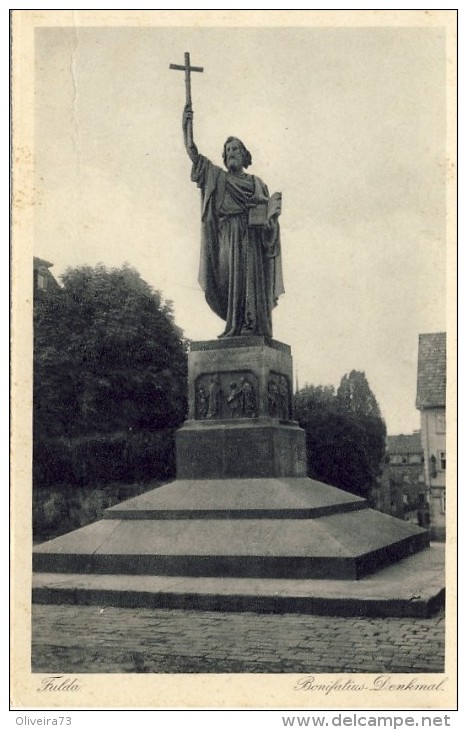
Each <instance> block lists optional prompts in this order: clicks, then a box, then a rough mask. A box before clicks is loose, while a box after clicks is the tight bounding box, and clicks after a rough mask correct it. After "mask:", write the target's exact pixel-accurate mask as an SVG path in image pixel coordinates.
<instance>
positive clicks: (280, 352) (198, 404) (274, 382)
mask: <svg viewBox="0 0 467 730" xmlns="http://www.w3.org/2000/svg"><path fill="white" fill-rule="evenodd" d="M292 372H293V370H292V358H291V355H290V348H289V347H288V346H287V345H284V344H282V343H280V342H276V341H274V340H265V338H264V337H238V338H230V339H228V340H216V341H208V342H198V343H192V345H191V352H190V353H189V358H188V394H189V420H188V421H186V422H185V424H184V425H183V426H182V428H181V429H180V430H179V431H178V433H177V437H176V447H177V475H178V479H177V480H176V481H175V482H173V483H172V484H167V485H165V486H163V487H160V488H157V489H154V490H152V491H150V492H148V493H146V494H143V495H140V496H139V497H135V498H134V499H130V500H128V501H126V502H123V503H122V504H119V505H116V506H115V507H112V508H111V509H109V510H107V511H106V513H105V515H104V518H103V519H102V520H100V521H99V522H96V523H94V524H92V525H88V526H87V527H83V528H81V529H79V530H75V531H74V532H71V533H69V534H68V535H63V536H62V537H59V538H56V539H55V540H51V541H49V542H47V543H44V544H43V545H39V546H36V547H35V549H34V551H33V568H34V571H35V575H34V582H33V599H34V600H35V601H40V602H43V603H44V602H47V601H51V602H54V603H58V602H61V601H64V602H76V603H80V602H81V603H97V604H102V603H104V604H107V605H109V604H113V605H121V606H132V605H134V606H137V605H141V606H143V605H144V606H146V605H149V606H166V607H172V608H200V609H209V610H259V611H302V612H317V613H319V612H324V613H326V612H328V613H334V612H335V613H340V614H342V613H344V614H345V615H422V614H421V613H418V614H417V613H414V612H415V611H419V612H423V611H425V612H429V611H431V610H433V607H434V606H438V605H440V601H442V595H443V587H442V585H441V583H442V577H441V573H440V571H439V570H438V571H437V572H436V571H435V572H436V579H435V578H433V570H432V567H430V562H429V559H428V558H427V557H426V556H427V554H429V553H431V551H429V550H426V548H428V547H429V533H428V532H427V531H426V530H422V529H421V528H419V527H416V526H414V525H411V524H409V523H407V522H404V521H402V520H398V519H395V518H394V517H390V516H388V515H385V514H382V513H381V512H377V511H375V510H372V509H369V507H368V504H367V503H366V501H365V500H364V499H361V498H359V497H355V496H353V495H352V494H349V493H348V492H344V491H341V490H339V489H336V488H334V487H331V486H329V485H326V484H323V483H321V482H317V481H314V480H312V479H308V478H307V477H306V457H305V433H304V431H303V430H302V429H301V428H299V426H298V424H297V423H295V422H294V421H293V420H292V407H291V404H292V400H291V397H292V395H291V394H292V385H291V382H292ZM415 559H416V560H415ZM414 561H415V562H414ZM393 563H396V564H397V565H392V564H393ZM386 566H392V567H391V568H387V569H388V570H389V569H390V570H393V569H394V570H396V569H397V570H398V573H397V575H396V574H394V573H393V574H392V575H393V576H394V575H396V577H395V578H393V579H392V582H391V581H390V583H389V584H388V585H387V586H385V582H384V575H387V574H386V573H385V570H384V569H385V568H386ZM407 566H409V567H408V568H407ZM407 571H408V572H407ZM375 574H376V575H375ZM404 575H406V583H407V586H408V587H407V591H406V593H405V594H404V595H403V596H402V597H401V592H400V588H398V587H397V585H398V580H399V581H400V580H402V577H403V576H404ZM407 575H408V578H407ZM373 576H374V582H372V580H373V578H372V577H373ZM377 576H382V578H381V580H379V578H377ZM375 585H376V589H374V588H372V586H373V587H374V586H375ZM362 586H363V587H362ZM424 586H429V590H425V589H424ZM386 589H387V590H386ZM409 594H410V595H409ZM421 596H424V598H423V599H420V597H421ZM411 611H412V613H410V612H411ZM404 612H406V613H404Z"/></svg>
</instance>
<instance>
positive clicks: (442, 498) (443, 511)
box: [440, 489, 446, 515]
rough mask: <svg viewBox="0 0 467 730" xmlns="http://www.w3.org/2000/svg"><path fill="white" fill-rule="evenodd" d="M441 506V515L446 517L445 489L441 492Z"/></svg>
mask: <svg viewBox="0 0 467 730" xmlns="http://www.w3.org/2000/svg"><path fill="white" fill-rule="evenodd" d="M440 504H441V514H443V515H445V514H446V492H445V491H444V489H443V491H442V492H441V499H440Z"/></svg>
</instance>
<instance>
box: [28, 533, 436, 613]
mask: <svg viewBox="0 0 467 730" xmlns="http://www.w3.org/2000/svg"><path fill="white" fill-rule="evenodd" d="M32 590H33V601H34V602H35V603H42V604H73V605H88V606H89V605H92V606H120V607H124V608H168V609H185V610H200V611H255V612H261V613H303V614H315V615H322V616H359V617H363V616H392V617H417V618H427V617H429V616H431V615H433V614H434V613H436V612H437V611H438V610H439V609H440V608H442V606H443V605H444V599H445V590H444V546H442V545H433V546H432V547H431V548H429V549H428V550H423V551H422V552H420V553H417V554H416V555H413V556H412V557H409V558H405V560H401V561H400V562H398V563H395V564H394V565H391V566H389V567H387V568H384V569H383V570H380V571H379V572H377V573H374V574H373V575H371V576H368V577H366V578H363V579H362V580H358V581H341V580H329V579H326V580H294V579H279V578H193V577H179V578H175V577H168V576H149V575H144V576H142V575H92V574H83V573H78V574H64V573H36V574H35V575H34V576H33V589H32Z"/></svg>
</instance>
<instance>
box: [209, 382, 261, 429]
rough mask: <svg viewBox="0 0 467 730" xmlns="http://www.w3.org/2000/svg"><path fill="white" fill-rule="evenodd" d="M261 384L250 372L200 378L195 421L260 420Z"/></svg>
mask: <svg viewBox="0 0 467 730" xmlns="http://www.w3.org/2000/svg"><path fill="white" fill-rule="evenodd" d="M258 403H259V398H258V380H257V377H256V376H255V375H254V373H252V372H250V371H249V370H236V371H230V372H221V373H214V374H213V373H207V374H203V375H199V376H198V377H197V378H196V383H195V418H196V419H197V420H215V419H219V418H221V419H228V418H256V417H257V416H258Z"/></svg>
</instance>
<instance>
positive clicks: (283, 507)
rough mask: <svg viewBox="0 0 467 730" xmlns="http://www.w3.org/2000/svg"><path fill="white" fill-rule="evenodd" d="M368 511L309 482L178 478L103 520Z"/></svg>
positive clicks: (330, 489)
mask: <svg viewBox="0 0 467 730" xmlns="http://www.w3.org/2000/svg"><path fill="white" fill-rule="evenodd" d="M367 507H368V504H367V502H366V500H364V499H363V498H362V497H357V496H355V495H353V494H350V493H349V492H344V491H342V490H341V489H336V488H335V487H331V486H329V485H328V484H323V483H322V482H318V481H316V480H314V479H308V478H300V477H298V478H290V477H289V478H271V479H268V478H263V479H177V480H176V481H174V482H171V483H170V484H165V485H164V486H162V487H158V488H156V489H153V490H151V491H149V492H146V493H145V494H141V495H139V496H138V497H134V498H133V499H129V500H127V501H125V502H122V503H121V504H117V505H115V506H114V507H111V508H109V509H107V510H106V511H105V513H104V519H126V520H131V519H137V520H143V519H147V520H177V519H183V520H188V519H229V520H231V519H263V518H264V519H311V518H316V517H324V516H325V515H331V514H336V513H339V512H350V511H353V510H358V509H365V508H367Z"/></svg>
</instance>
